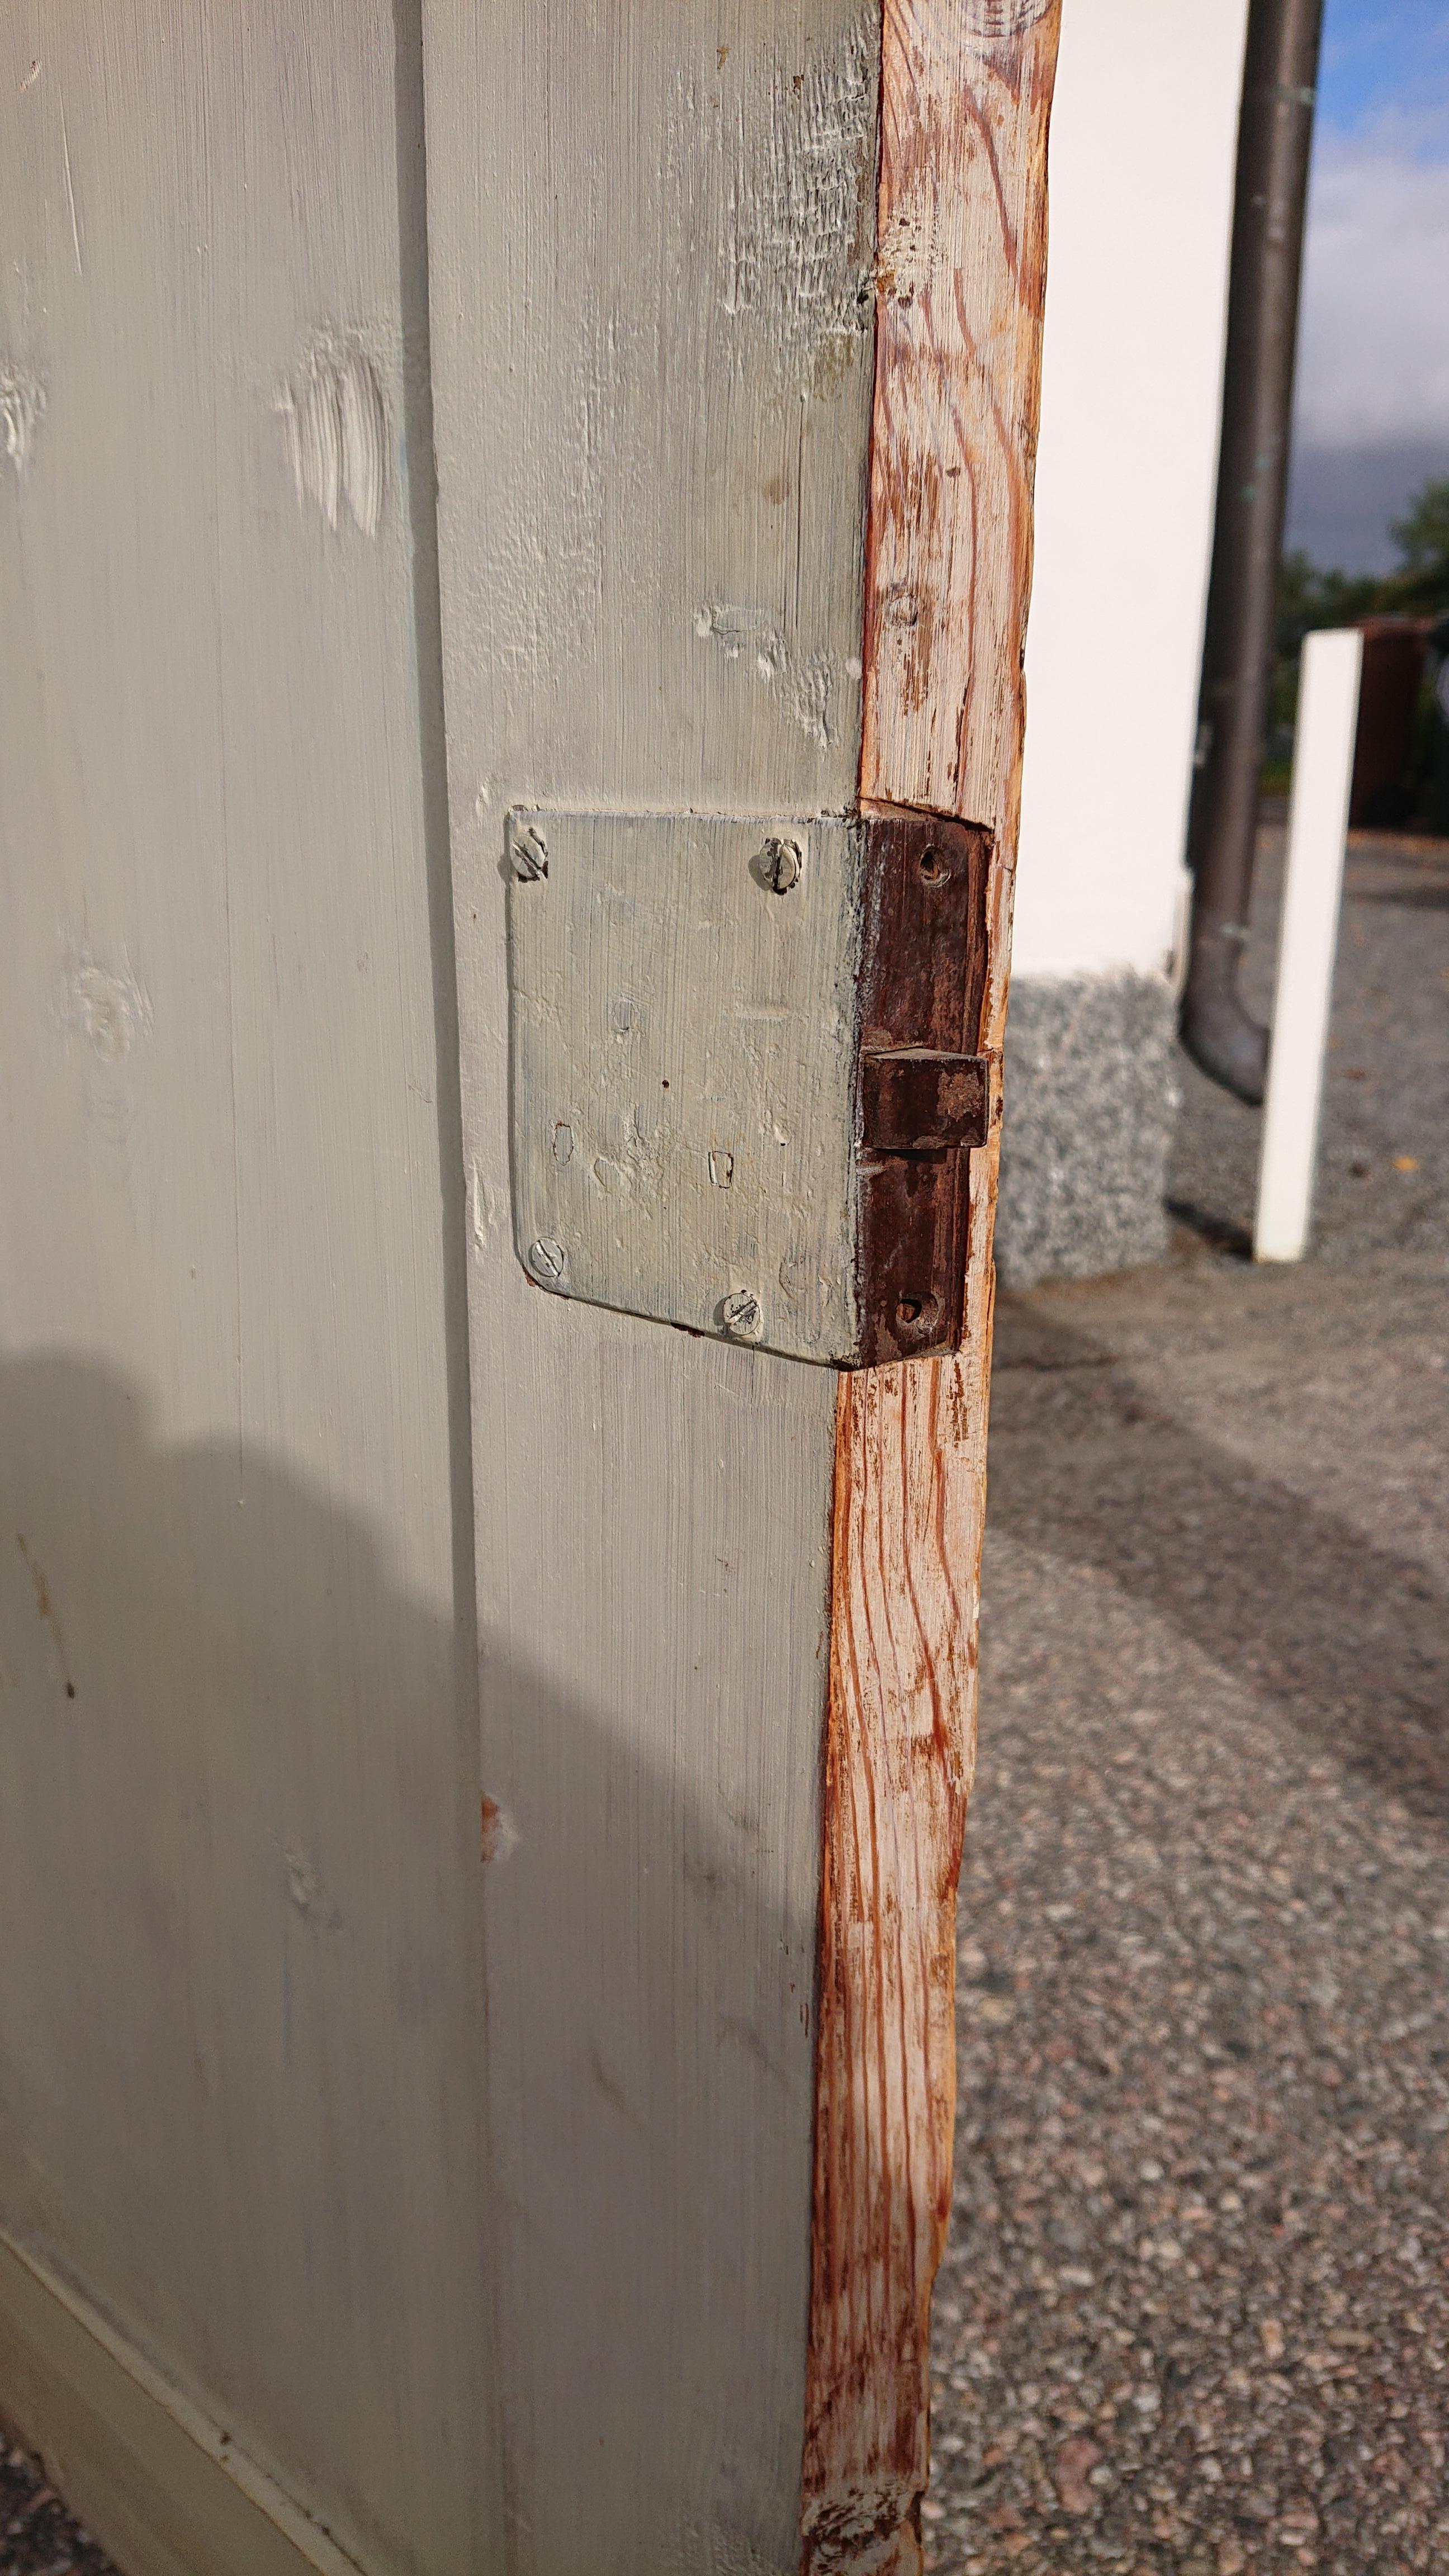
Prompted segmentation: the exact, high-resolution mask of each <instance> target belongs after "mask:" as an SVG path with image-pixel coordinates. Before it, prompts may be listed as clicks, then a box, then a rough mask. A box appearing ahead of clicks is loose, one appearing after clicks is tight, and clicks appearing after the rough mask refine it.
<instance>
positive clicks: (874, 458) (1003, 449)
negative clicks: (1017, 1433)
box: [802, 0, 1060, 2576]
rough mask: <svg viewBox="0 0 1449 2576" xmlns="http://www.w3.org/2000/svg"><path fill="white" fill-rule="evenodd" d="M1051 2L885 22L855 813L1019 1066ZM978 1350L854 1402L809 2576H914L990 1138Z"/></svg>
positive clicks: (974, 1567)
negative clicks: (960, 967) (932, 899)
mask: <svg viewBox="0 0 1449 2576" xmlns="http://www.w3.org/2000/svg"><path fill="white" fill-rule="evenodd" d="M1059 21H1060V0H884V9H883V27H882V63H881V151H880V180H879V215H880V220H879V253H878V260H877V296H876V387H875V411H874V425H873V434H872V454H871V489H870V514H869V523H868V533H867V570H866V626H865V649H864V663H865V676H864V731H863V740H862V753H861V800H862V804H863V805H864V806H866V807H867V808H868V807H869V806H870V805H871V804H873V803H883V804H892V805H906V806H915V807H918V808H923V809H926V810H928V811H932V812H936V813H940V814H950V815H956V816H959V817H962V818H965V819H967V820H969V821H970V822H971V823H973V824H975V825H978V826H980V827H981V828H982V829H983V830H984V831H985V832H986V833H988V834H989V835H990V847H989V860H988V865H987V881H986V900H985V915H986V955H985V959H984V961H983V969H982V973H981V976H980V980H979V983H978V984H977V986H976V993H977V997H978V998H977V1009H976V1018H975V1025H974V1026H970V1027H966V1028H964V1029H963V1030H962V1031H961V1033H960V1034H959V1036H957V1037H955V1038H953V1039H951V1040H944V1039H943V1040H940V1041H938V1043H941V1044H943V1045H946V1044H949V1045H954V1046H957V1047H959V1048H960V1049H961V1050H962V1051H963V1052H964V1053H967V1054H980V1055H981V1056H983V1057H988V1058H994V1056H995V1054H996V1053H997V1051H999V1049H1000V1046H1001V1040H1002V1035H1003V1030H1004V1023H1005V1015H1006V991H1007V977H1008V967H1009V947H1010V928H1011V884H1012V871H1013V867H1014V862H1015V851H1016V836H1017V825H1018V816H1019V808H1020V789H1021V751H1022V732H1023V725H1024V717H1025V706H1024V697H1023V689H1022V676H1021V674H1022V654H1023V647H1024V642H1025V632H1026V610H1027V598H1028V592H1029V587H1030V579H1031V485H1032V474H1033V468H1034V462H1035V449H1036V426H1037V408H1038V395H1039V388H1040V368H1041V316H1042V301H1043V295H1044V290H1045V276H1046V147H1047V123H1048V117H1049V113H1050V106H1051V91H1052V81H1053V77H1054V73H1055V67H1056V50H1057V37H1058V30H1059ZM970 1166H971V1171H970V1192H969V1212H968V1218H967V1226H966V1258H965V1279H964V1287H963V1291H962V1293H963V1297H964V1307H965V1323H966V1335H965V1346H964V1348H963V1349H962V1351H961V1353H960V1355H959V1356H958V1357H956V1358H954V1359H923V1360H907V1361H903V1362H901V1363H900V1364H898V1365H896V1366H892V1367H887V1368H880V1369H876V1370H872V1371H869V1372H866V1373H864V1374H861V1375H857V1376H853V1377H848V1378H842V1380H841V1384H840V1397H839V1412H838V1418H837V1448H836V1493H835V1522H834V1560H833V1593H832V1625H831V1649H830V1690H829V1705H828V1716H827V1724H826V1747H825V1800H824V1850H823V1859H822V1871H821V1918H820V1950H819V2015H818V2021H819V2038H818V2060H817V2079H816V2136H815V2186H814V2218H813V2233H812V2271H811V2303H810V2343H809V2357H808V2364H807V2384H806V2429H805V2451H804V2464H803V2480H802V2490H803V2509H802V2541H803V2554H802V2566H803V2568H804V2569H805V2570H806V2571H808V2576H846V2571H850V2576H917V2571H919V2569H920V2567H921V2564H922V2559H921V2538H920V2505H921V2497H922V2494H923V2492H924V2489H925V2485H926V2479H927V2475H928V2471H929V2388H930V2376H929V2374H930V2307H931V2290H932V2285H933V2282H934V2278H935V2272H936V2267H937V2264H938V2263H939V2260H940V2256H941V2251H942V2248H943V2245H944V2242H945V2232H946V2224H947V2219H948V2216H949V2212H950V2202H951V2151H952V2130H953V2123H954V2113H955V1957H956V1940H955V1933H956V1921H955V1916H956V1884H957V1878H958V1875H959V1870H960V1861H961V1841H962V1834H963V1830H964V1826H965V1818H966V1805H967V1799H968V1796H969V1792H970V1785H971V1776H972V1769H973V1764H974V1758H975V1728H976V1638H977V1613H978V1594H979V1573H980V1561H981V1536H982V1523H983V1513H984V1506H985V1485H986V1475H985V1469H986V1411H987V1393H988V1383H989V1373H990V1357H991V1320H992V1306H993V1298H994V1274H993V1270H992V1259H991V1239H992V1229H993V1220H994V1215H995V1199H996V1144H995V1138H994V1135H992V1136H991V1138H990V1141H988V1142H987V1144H986V1145H984V1146H983V1147H982V1148H981V1149H980V1150H978V1151H975V1152H973V1153H972V1154H971V1156H970Z"/></svg>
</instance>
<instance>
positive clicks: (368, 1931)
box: [0, 0, 876, 2576]
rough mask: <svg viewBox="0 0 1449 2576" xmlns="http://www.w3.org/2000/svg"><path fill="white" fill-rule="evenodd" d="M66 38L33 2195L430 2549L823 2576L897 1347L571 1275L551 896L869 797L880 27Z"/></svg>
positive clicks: (7, 1786)
mask: <svg viewBox="0 0 1449 2576" xmlns="http://www.w3.org/2000/svg"><path fill="white" fill-rule="evenodd" d="M3 30H4V32H3V79H0V120H3V124H0V131H3V137H4V140H3V169H0V201H3V205H4V210H5V244H6V257H5V260H4V263H3V267H0V431H3V436H0V584H3V596H4V602H5V619H6V634H7V655H6V671H5V686H4V691H3V697H0V764H3V770H0V775H3V813H0V834H3V863H4V896H3V906H4V911H3V918H4V939H3V956H0V976H3V978H4V993H3V1002H0V1071H3V1080H4V1097H5V1114H4V1124H3V1130H0V1161H3V1170H0V1189H3V1205H4V1242H3V1250H0V1348H3V1359H0V1491H3V1497H4V1511H5V1519H4V1523H3V1542H0V1614H3V1638H0V1659H3V1662H0V1951H3V1960H4V1968H3V1975H0V2227H3V2230H4V2231H5V2233H6V2234H7V2235H8V2236H9V2238H10V2239H11V2240H12V2242H14V2243H15V2244H17V2245H19V2246H21V2247H23V2248H24V2249H26V2250H27V2251H28V2252H30V2253H32V2254H34V2255H35V2256H37V2257H38V2258H41V2259H43V2260H44V2261H45V2262H46V2263H48V2264H49V2265H51V2266H52V2267H53V2268H54V2270H55V2271H56V2273H57V2274H58V2275H59V2276H60V2277H62V2278H63V2279H64V2280H66V2281H68V2282H69V2283H71V2284H72V2285H73V2286H74V2288H75V2289H76V2291H77V2292H78V2293H79V2294H81V2295H82V2296H83V2297H84V2298H85V2299H87V2300H88V2301H90V2302H91V2303H92V2304H93V2305H94V2307H95V2308H96V2309H97V2310H98V2311H99V2312H100V2313H101V2314H102V2315H103V2316H104V2317H106V2318H108V2319H109V2320H111V2322H112V2323H113V2325H114V2326H115V2327H116V2328H117V2329H118V2331H119V2333H120V2334H121V2336H122V2337H123V2338H124V2339H125V2340H126V2341H127V2342H128V2343H129V2344H131V2345H133V2346H134V2348H135V2349H136V2351H137V2352H138V2353H139V2354H141V2355H142V2356H143V2357H149V2359H150V2361H151V2362H153V2363H154V2364H155V2365H156V2366H157V2367H158V2368H159V2370H160V2371H161V2373H162V2375H163V2377H164V2378H165V2379H166V2380H167V2381H168V2382H171V2383H174V2384H175V2386H176V2388H177V2389H178V2390H179V2391H180V2392H181V2395H182V2397H183V2398H185V2399H186V2400H187V2401H188V2402H192V2403H194V2404H195V2405H197V2406H198V2407H200V2408H201V2409H202V2411H203V2413H204V2414H205V2415H206V2416H207V2417H208V2418H209V2419H210V2421H211V2422H212V2423H214V2424H216V2425H220V2426H223V2427H225V2428H226V2429H227V2430H228V2432H229V2434H230V2436H231V2438H232V2439H233V2440H234V2442H235V2444H236V2445H237V2446H238V2448H239V2449H240V2450H241V2451H243V2452H244V2453H245V2454H247V2455H248V2456H249V2457H251V2458H252V2459H254V2460H255V2461H257V2462H258V2463H259V2464H260V2465H261V2466H262V2467H263V2468H265V2469H266V2470H268V2471H269V2472H270V2473H271V2474H272V2475H273V2476H274V2477H275V2479H276V2480H277V2482H278V2483H279V2485H280V2487H281V2488H282V2489H284V2490H285V2491H286V2492H287V2493H288V2494H290V2495H292V2496H294V2497H296V2498H297V2499H298V2500H299V2501H300V2502H301V2503H302V2504H303V2506H305V2507H306V2508H308V2509H309V2510H310V2511H312V2512H313V2513H315V2514H316V2516H317V2517H318V2518H319V2520H320V2521H321V2522H322V2523H323V2524H325V2526H326V2528H327V2529H328V2530H329V2531H330V2532H331V2533H332V2534H333V2535H334V2536H335V2538H336V2539H337V2540H338V2541H339V2542H340V2543H341V2544H342V2546H343V2547H344V2548H345V2549H346V2551H347V2552H348V2553H349V2554H350V2555H352V2556H353V2557H355V2559H356V2560H357V2561H358V2563H360V2564H362V2565H364V2566H368V2567H376V2568H378V2569H397V2570H416V2571H418V2576H422V2571H424V2570H426V2571H427V2576H443V2571H457V2576H462V2571H464V2570H465V2569H466V2570H478V2569H482V2568H488V2569H492V2568H499V2569H502V2568H504V2567H507V2568H510V2569H516V2570H518V2571H520V2576H522V2571H528V2576H582V2571H585V2570H586V2571H587V2576H645V2571H648V2570H652V2569H661V2570H662V2569H665V2568H669V2569H678V2570H691V2571H693V2570H700V2571H703V2570H706V2569H718V2570H721V2571H725V2570H728V2571H731V2576H736V2572H737V2571H746V2570H754V2571H759V2570H765V2569H773V2570H785V2569H787V2568H789V2567H790V2566H792V2565H793V2563H794V2557H795V2550H796V2533H797V2527H798V2510H799V2475H800V2437H801V2423H802V2406H803V2377H804V2367H805V2339H806V2311H807V2295H808V2267H809V2226H810V2183H811V2176H810V2142H811V2118H812V2076H813V2063H814V2032H813V2025H812V1999H813V1975H814V1950H815V1933H816V1911H817V1896H818V1871H819V1815H818V1795H819V1764H820V1743H821V1721H822V1710H823V1703H824V1692H825V1671H826V1638H827V1624H828V1581H829V1502H830V1480H831V1455H832V1439H833V1422H834V1404H835V1387H834V1381H833V1378H832V1377H831V1375H830V1373H829V1372H828V1371H825V1370H819V1369H812V1368H809V1367H802V1366H797V1365H792V1364H790V1363H788V1362H781V1361H779V1360H776V1359H771V1358H769V1357H766V1356H763V1355H761V1354H759V1353H755V1352H751V1351H749V1350H747V1349H727V1348H723V1347H720V1346H718V1345H714V1344H708V1343H704V1342H700V1341H698V1340H695V1339H691V1338H688V1337H685V1336H681V1335H679V1334H676V1333H673V1332H670V1331H668V1330H666V1329H663V1328H661V1327H658V1326H653V1325H649V1324H645V1323H643V1322H639V1321H635V1320H631V1319H629V1318H627V1317H623V1316H618V1315H612V1314H606V1313H603V1312H600V1311H597V1310H587V1309H584V1308H581V1307H561V1306H559V1305H558V1304H556V1303H550V1302H549V1301H548V1300H546V1299H545V1298H543V1297H541V1296H540V1295H539V1294H538V1293H537V1292H536V1291H535V1290H534V1289H532V1288H531V1287H530V1286H529V1285H528V1283H527V1281H526V1280H525V1278H524V1276H523V1274H522V1272H521V1270H520V1269H519V1267H518V1264H517V1262H516V1260H515V1257H514V1254H513V1251H512V1248H511V1245H510V1240H509V1229H508V1222H507V1205H508V1174H507V1137H506V1060H507V1056H506V997H505V990H504V967H503V942H502V929H503V909H502V905H503V890H502V885H501V882H500V863H501V857H502V830H503V816H504V812H505V810H506V808H507V806H508V805H509V803H510V802H511V801H512V800H515V799H519V798H543V799H549V798H555V799H564V798H567V799H570V800H573V801H575V802H578V803H585V804H588V805H590V806H593V805H599V806H603V807H607V808H611V809H615V810H630V809H633V808H637V807H639V806H644V807H657V806H661V805H689V806H699V807H701V808H704V809H707V810H711V811H717V812H723V813H737V812H743V813H751V812H761V813H763V812H768V811H769V810H770V809H771V808H772V807H776V806H781V805H783V806H785V807H787V808H788V809H789V810H792V811H797V812H802V813H814V812H838V811H841V810H842V809H844V808H845V807H846V806H847V805H848V804H849V803H850V801H851V799H852V797H853V794H854V791H855V785H856V778H857V771H858V764H859V737H860V714H859V705H860V665H859V649H860V646H859V638H860V633H861V581H862V565H861V545H862V523H863V508H864V490H865V479H864V478H865V468H866V446H867V424H868V412H869V332H868V307H869V293H868V287H867V280H868V274H869V267H870V256H871V196H872V185H873V174H874V167H875V148H876V138H875V85H876V70H875V48H874V34H873V32H872V31H871V29H870V27H869V22H868V20H862V18H861V17H860V14H859V12H858V10H857V9H856V7H855V6H854V0H786V4H785V5H780V6H766V5H764V0H725V5H723V6H718V5H711V6H710V7H708V8H706V7H705V6H704V5H703V0H680V5H678V6H676V7H673V8H671V9H670V10H669V11H667V12H661V11H659V10H658V9H657V8H656V7H654V6H652V5H649V0H613V5H610V6H608V7H595V6H593V5H587V0H566V5H563V6H558V5H549V6H544V5H541V0H524V5H522V6H519V5H516V0H515V5H510V6H509V7H506V8H505V7H503V6H500V5H495V0H480V5H477V6H464V5H463V4H462V0H425V5H424V6H423V7H422V9H421V12H419V11H418V9H417V8H416V7H414V8H411V9H410V8H409V6H408V5H407V0H398V6H397V9H396V11H395V13H393V14H390V13H389V12H388V11H386V10H385V9H382V8H380V7H374V6H361V7H351V8H344V7H342V6H340V5H336V0H332V4H331V5H329V0H307V5H305V6H304V7H296V8H290V9H289V8H284V7H282V6H280V5H276V0H271V5H260V6H255V7H249V8H248V9H246V10H237V9H234V8H230V7H225V6H222V5H220V0H122V5H120V6H118V7H115V8H107V9H106V10H105V11H103V12H97V11H94V10H88V9H85V8H84V7H83V6H82V5H81V0H48V5H46V6H45V7H44V8H41V7H39V6H38V5H24V4H23V0H13V5H10V6H9V7H7V9H6V11H5V14H4V20H3ZM425 78H426V99H425V91H424V81H425ZM425 105H426V129H427V130H426V149H425V142H424V107H425ZM430 334H431V357H430V354H429V335H430ZM434 407H435V410H436V423H435V424H434V420H433V417H432V412H433V409H434ZM434 427H435V428H436V440H437V459H438V478H439V480H438V491H439V494H440V500H439V503H438V510H437V515H436V517H435V508H434V482H433V472H432V454H431V442H432V439H433V435H434ZM440 571H441V582H440V578H439V575H440ZM445 744H446V751H445ZM454 907H455V908H456V909H455V910H454ZM455 918H456V978H457V980H456V987H455V954H454V919H455ZM455 990H456V995H457V999H456V1001H455ZM459 1020H461V1041H460V1036H459V1025H458V1023H459ZM467 1326H471V1379H470V1371H469V1360H468V1341H467V1338H466V1327H467ZM475 1578H476V1602H477V1610H478V1613H479V1614H480V1616H481V1626H482V1636H481V1692H480V1684H479V1678H478V1676H479V1671H480V1663H479V1643H480V1641H479V1639H478V1637H477V1634H476V1631H475ZM480 1725H481V1734H480ZM480 1746H481V1751H480ZM480 1798H482V1799H483V1800H484V1801H485V1802H486V1803H485V1808H484V1834H483V1843H482V1848H481V1851H480V1840H479V1801H480ZM0 2402H3V2391H0ZM156 2563H157V2564H160V2563H161V2562H160V2560H159V2559H158V2560H157V2561H156Z"/></svg>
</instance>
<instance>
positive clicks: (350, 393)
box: [276, 339, 387, 537]
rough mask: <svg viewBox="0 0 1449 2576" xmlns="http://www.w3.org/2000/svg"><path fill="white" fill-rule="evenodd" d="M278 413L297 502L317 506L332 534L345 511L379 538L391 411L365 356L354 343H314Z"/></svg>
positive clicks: (284, 390)
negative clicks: (284, 428)
mask: <svg viewBox="0 0 1449 2576" xmlns="http://www.w3.org/2000/svg"><path fill="white" fill-rule="evenodd" d="M276 409H277V410H278V412H280V414H281V416H282V418H283V420H284V421H285V423H286V429H287V444H288V449H289V452H290V455H291V459H292V476H293V480H294V482H295V483H296V487H297V498H298V500H299V502H301V503H302V504H303V505H304V506H305V505H306V504H307V503H308V502H309V501H311V502H315V503H316V506H317V508H318V509H319V510H320V511H321V513H322V516H323V518H324V519H325V520H326V522H327V525H328V527H329V528H331V529H332V530H333V531H334V533H335V532H336V530H337V529H338V528H339V527H340V526H341V524H342V518H343V513H344V511H346V512H347V513H348V515H350V517H351V519H352V521H353V524H354V526H355V527H358V528H360V529H361V531H362V534H363V535H364V536H365V537H375V536H376V534H377V530H378V523H379V521H380V519H381V517H382V505H383V499H384V496H385V493H386V490H387V407H386V405H385V404H384V402H383V398H382V389H381V387H380V385H379V384H378V380H377V372H376V369H375V368H374V366H373V363H372V360H371V359H370V358H369V356H368V355H367V352H366V350H365V349H363V348H362V347H361V346H360V345H359V344H358V343H357V342H356V341H334V340H330V339H327V340H319V341H317V342H316V343H315V344H314V345H313V347H312V348H311V349H310V350H309V351H308V353H307V355H306V357H305V359H304V360H303V363H302V366H301V367H300V369H299V370H298V373H297V376H296V378H295V379H294V381H293V382H292V383H291V384H288V385H284V386H283V388H282V391H281V392H280V393H279V394H278V396H277V401H276Z"/></svg>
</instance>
